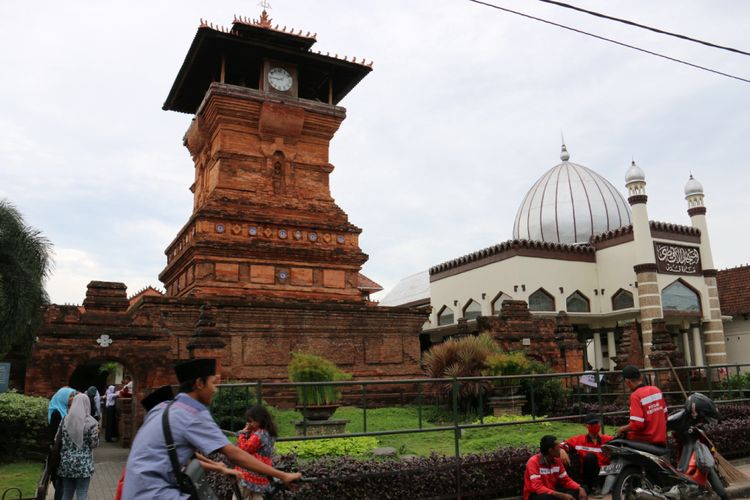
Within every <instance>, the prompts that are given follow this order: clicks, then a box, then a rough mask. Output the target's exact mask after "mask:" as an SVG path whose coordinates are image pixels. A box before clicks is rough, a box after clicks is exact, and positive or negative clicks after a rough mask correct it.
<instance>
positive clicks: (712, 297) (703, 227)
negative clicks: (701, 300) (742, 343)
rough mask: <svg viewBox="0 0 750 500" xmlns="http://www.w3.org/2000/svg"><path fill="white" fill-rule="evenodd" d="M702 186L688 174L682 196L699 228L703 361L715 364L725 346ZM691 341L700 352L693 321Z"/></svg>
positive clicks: (724, 357)
mask: <svg viewBox="0 0 750 500" xmlns="http://www.w3.org/2000/svg"><path fill="white" fill-rule="evenodd" d="M703 198H704V196H703V186H702V185H701V183H700V182H698V181H697V180H695V179H694V178H693V176H692V175H691V176H690V179H689V180H688V182H687V184H685V199H686V200H687V203H688V215H690V221H691V222H692V225H693V227H694V228H697V229H699V230H700V232H701V245H700V252H701V262H702V267H703V279H704V280H705V282H706V288H708V312H707V313H705V314H704V315H703V316H704V320H703V336H704V338H705V344H704V346H705V353H706V364H709V365H717V364H723V363H726V362H727V352H726V351H727V350H726V344H725V343H724V324H723V323H722V322H721V308H720V305H719V289H718V288H717V285H716V274H717V272H716V269H715V268H714V259H713V256H712V255H711V240H710V239H709V237H708V225H707V223H706V205H705V204H704V202H703ZM693 335H694V337H693V341H694V345H695V350H696V352H697V353H699V352H700V339H699V335H700V334H699V331H698V327H697V325H694V326H693Z"/></svg>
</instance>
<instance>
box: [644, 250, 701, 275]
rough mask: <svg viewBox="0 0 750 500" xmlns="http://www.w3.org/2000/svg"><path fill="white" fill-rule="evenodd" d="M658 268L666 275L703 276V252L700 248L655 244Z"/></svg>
mask: <svg viewBox="0 0 750 500" xmlns="http://www.w3.org/2000/svg"><path fill="white" fill-rule="evenodd" d="M654 254H655V257H656V268H657V269H658V271H659V272H660V273H665V274H695V275H701V273H702V272H703V271H702V269H701V252H700V249H699V248H698V247H688V246H684V245H673V244H671V243H659V242H654Z"/></svg>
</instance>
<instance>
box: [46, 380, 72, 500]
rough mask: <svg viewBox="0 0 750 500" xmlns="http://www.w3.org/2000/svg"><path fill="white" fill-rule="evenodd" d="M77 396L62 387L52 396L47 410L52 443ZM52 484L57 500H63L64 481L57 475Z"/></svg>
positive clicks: (68, 388)
mask: <svg viewBox="0 0 750 500" xmlns="http://www.w3.org/2000/svg"><path fill="white" fill-rule="evenodd" d="M75 395H76V390H75V389H71V388H70V387H62V388H60V389H58V390H57V392H56V393H55V395H54V396H52V399H51V400H50V402H49V407H48V408H47V423H48V424H49V440H50V443H53V442H54V441H55V435H56V434H57V429H58V428H59V427H60V422H62V419H63V418H65V415H67V414H68V409H69V408H70V405H71V403H72V402H73V397H74V396H75ZM52 484H53V485H54V486H55V500H61V499H62V493H63V487H62V480H61V479H60V477H59V476H57V475H56V474H55V475H54V477H52Z"/></svg>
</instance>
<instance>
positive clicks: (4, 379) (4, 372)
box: [0, 363, 10, 393]
mask: <svg viewBox="0 0 750 500" xmlns="http://www.w3.org/2000/svg"><path fill="white" fill-rule="evenodd" d="M9 382H10V363H0V393H3V392H8V383H9Z"/></svg>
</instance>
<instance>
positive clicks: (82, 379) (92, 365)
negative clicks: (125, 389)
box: [68, 359, 132, 394]
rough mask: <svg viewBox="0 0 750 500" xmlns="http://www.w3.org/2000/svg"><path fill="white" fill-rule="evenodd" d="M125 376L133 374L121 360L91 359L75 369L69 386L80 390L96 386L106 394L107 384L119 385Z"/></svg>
mask: <svg viewBox="0 0 750 500" xmlns="http://www.w3.org/2000/svg"><path fill="white" fill-rule="evenodd" d="M125 376H130V377H131V378H132V374H130V373H129V371H127V370H126V369H125V366H124V365H123V364H122V363H120V362H119V361H116V360H97V359H91V360H88V361H86V362H85V363H83V364H80V365H78V366H77V367H76V368H75V370H73V373H72V374H71V375H70V380H69V381H68V386H70V387H72V388H73V389H75V390H77V391H79V392H83V391H85V390H86V389H88V388H89V387H91V386H94V387H96V389H97V390H98V391H99V394H104V391H105V390H106V388H107V386H109V385H115V386H119V385H120V384H122V381H123V378H124V377H125Z"/></svg>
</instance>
